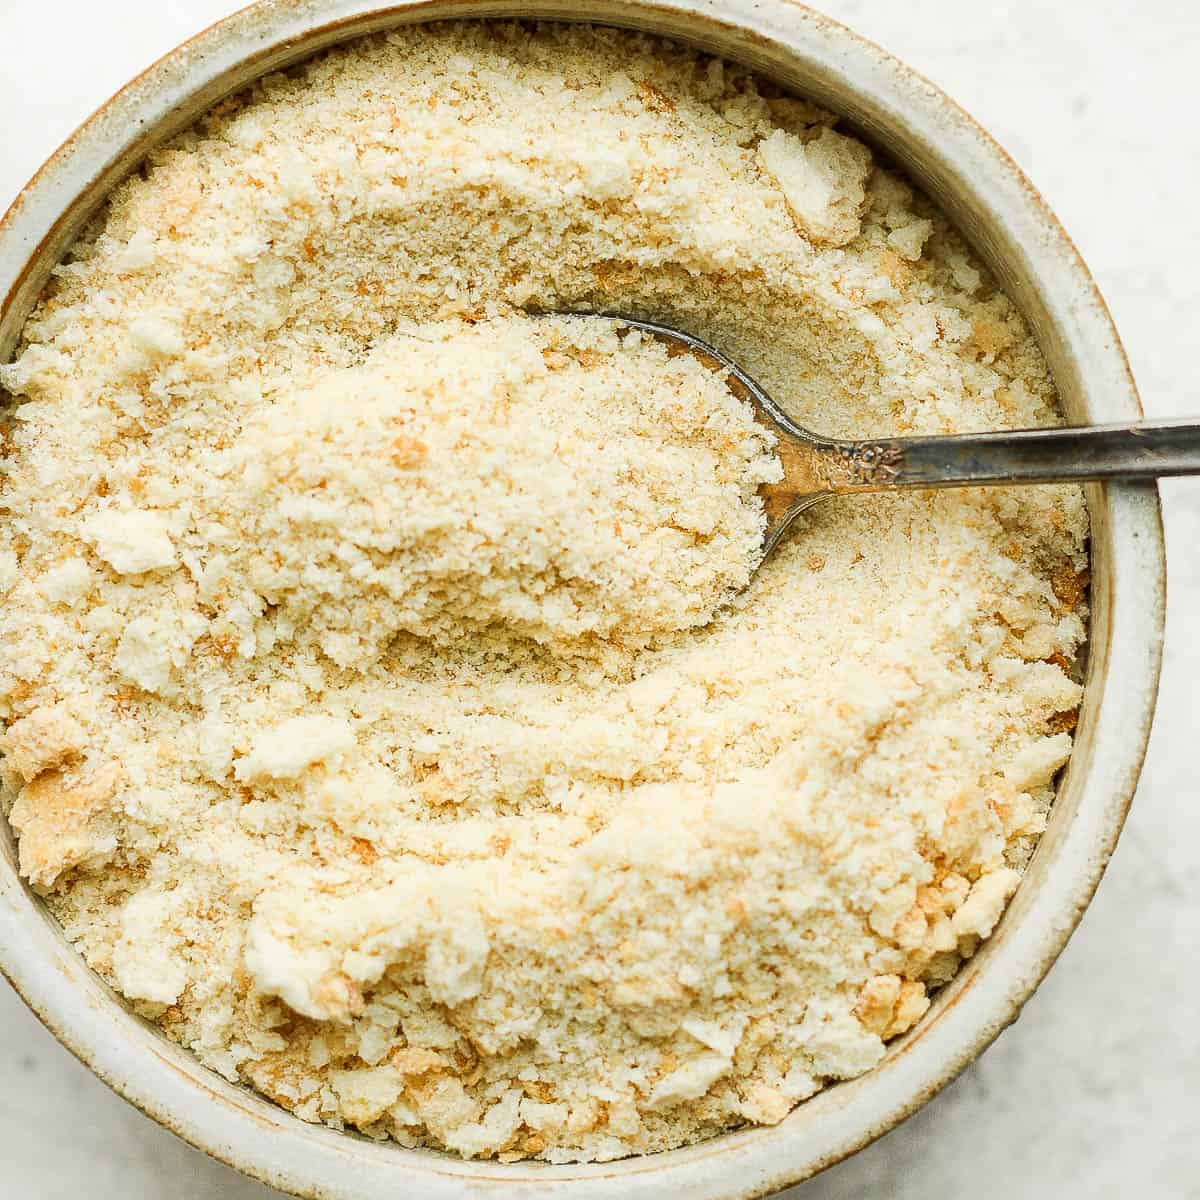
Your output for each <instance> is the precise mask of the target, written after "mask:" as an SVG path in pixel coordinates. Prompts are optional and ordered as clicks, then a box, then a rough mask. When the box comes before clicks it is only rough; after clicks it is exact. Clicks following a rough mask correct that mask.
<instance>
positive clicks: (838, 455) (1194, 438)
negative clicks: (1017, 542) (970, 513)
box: [825, 421, 1200, 493]
mask: <svg viewBox="0 0 1200 1200" xmlns="http://www.w3.org/2000/svg"><path fill="white" fill-rule="evenodd" d="M827 446H828V451H829V452H831V457H833V458H834V461H835V463H836V464H837V466H836V469H834V470H831V471H829V472H828V474H827V475H826V480H825V483H826V488H827V490H828V491H830V492H835V493H842V492H861V491H871V492H874V491H882V490H886V489H890V488H903V487H926V488H943V487H970V486H973V485H979V484H989V483H1000V484H1012V483H1067V482H1071V481H1074V480H1085V479H1157V478H1159V477H1161V476H1165V475H1200V424H1196V423H1192V422H1180V421H1146V422H1142V423H1139V424H1136V425H1090V426H1079V427H1070V428H1065V429H1018V430H1011V431H1003V432H990V433H967V434H956V435H950V436H946V435H942V436H937V437H914V438H881V439H877V440H874V441H857V442H832V443H827Z"/></svg>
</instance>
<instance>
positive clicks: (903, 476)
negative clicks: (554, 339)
mask: <svg viewBox="0 0 1200 1200" xmlns="http://www.w3.org/2000/svg"><path fill="white" fill-rule="evenodd" d="M562 315H564V316H573V317H598V318H601V319H607V320H612V321H615V322H617V323H618V324H620V325H622V326H627V327H629V328H631V329H640V330H643V331H644V332H646V333H649V334H651V335H652V336H654V337H655V338H658V339H659V340H660V341H663V342H665V343H667V345H668V347H670V348H671V349H672V350H674V351H675V352H677V353H681V354H692V355H694V356H695V357H697V358H699V359H700V360H701V362H703V363H704V364H705V365H706V366H708V367H710V368H712V369H713V370H723V371H727V372H728V385H729V388H730V390H731V391H732V392H733V393H734V395H736V396H737V397H738V398H739V399H741V400H745V401H747V402H748V403H749V404H751V405H753V406H754V409H755V413H756V415H757V416H758V418H759V420H760V421H761V422H762V423H763V424H764V425H767V426H768V427H769V428H770V429H771V431H772V432H773V433H775V434H776V435H777V437H778V439H779V441H778V444H777V445H776V447H775V453H776V454H777V455H778V456H779V460H780V462H781V463H782V464H783V479H782V480H781V481H780V482H779V483H771V484H764V485H763V486H762V488H761V489H760V495H761V496H762V498H763V504H764V508H765V511H766V517H767V529H766V534H765V535H764V539H763V556H764V557H765V556H766V555H768V554H770V553H771V551H772V549H774V547H775V546H776V545H777V544H778V542H779V539H780V538H781V537H782V536H783V534H784V532H785V531H786V529H787V528H788V526H789V525H790V524H791V523H792V522H793V521H794V520H795V519H796V518H797V517H798V516H799V515H800V514H801V513H802V512H805V511H806V510H807V509H810V508H812V506H813V505H814V504H818V503H819V502H820V501H822V500H827V499H828V498H829V497H831V496H844V495H849V494H851V493H853V492H886V491H890V490H892V489H893V488H951V487H979V486H987V485H989V484H1000V485H1004V486H1008V485H1010V484H1017V483H1073V482H1079V481H1082V480H1089V479H1091V480H1097V479H1126V480H1130V479H1157V478H1159V477H1161V476H1166V475H1200V425H1198V424H1195V423H1194V422H1181V421H1139V422H1137V423H1136V424H1131V425H1082V426H1068V427H1066V428H1061V429H1017V430H1002V431H997V432H994V433H963V434H951V435H939V436H934V437H909V438H872V439H870V440H866V441H842V440H839V439H836V438H825V437H820V436H819V435H817V434H815V433H811V432H809V430H807V429H804V428H803V427H802V426H800V425H797V424H796V422H795V421H793V420H792V419H791V417H789V416H788V415H787V413H785V412H784V411H783V410H782V409H781V408H780V407H779V405H778V404H776V403H775V401H774V400H772V399H771V397H770V396H769V395H768V394H767V392H766V391H765V390H764V389H763V388H762V387H761V386H760V385H759V384H758V383H756V382H755V381H754V380H753V379H752V378H751V377H750V376H749V375H748V374H746V372H745V371H743V370H742V369H741V367H739V366H738V365H737V363H735V362H733V361H731V360H730V359H728V358H726V357H725V355H724V354H722V353H721V352H720V351H719V350H716V349H714V348H713V347H712V346H710V345H709V344H708V343H707V342H702V341H701V340H700V339H699V338H697V337H693V336H692V335H691V334H688V333H682V332H680V331H679V330H678V329H671V328H670V327H669V326H666V325H658V324H655V323H654V322H653V321H642V320H638V319H635V318H633V317H626V316H617V315H613V314H608V313H596V314H591V313H581V312H571V313H563V314H562Z"/></svg>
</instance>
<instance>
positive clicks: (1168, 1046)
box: [0, 0, 1200, 1200]
mask: <svg viewBox="0 0 1200 1200" xmlns="http://www.w3.org/2000/svg"><path fill="white" fill-rule="evenodd" d="M764 2H767V3H770V2H774V0H764ZM236 7H238V5H237V3H236V2H235V0H154V2H153V3H150V2H148V0H101V2H97V0H41V2H40V3H32V2H31V0H0V130H2V131H3V132H2V141H0V147H2V152H0V207H2V206H3V205H4V204H6V203H7V201H8V199H9V198H10V197H11V195H12V194H14V193H15V192H16V190H17V189H18V187H19V186H20V185H21V183H23V182H24V180H25V179H26V178H28V176H29V175H30V174H31V173H32V172H33V171H34V169H35V168H36V167H37V166H38V165H39V163H40V162H41V161H42V159H43V158H45V156H46V155H47V154H48V153H49V152H50V151H51V150H52V149H53V148H54V146H55V145H57V144H58V142H59V141H60V140H61V139H62V138H63V137H64V136H65V135H66V134H67V133H68V132H69V131H70V130H71V129H72V128H73V127H74V126H75V125H76V124H77V123H78V122H79V120H80V119H81V118H82V117H83V116H85V115H86V114H87V113H88V112H90V111H91V110H92V109H93V108H94V107H95V106H96V105H97V104H98V103H100V102H101V101H102V100H103V99H104V98H105V97H107V96H108V95H109V94H110V93H111V92H112V91H113V90H115V89H116V88H117V87H118V86H119V85H120V84H122V83H123V82H124V81H125V80H126V79H127V78H129V77H130V76H132V75H133V74H134V73H135V72H137V71H138V70H140V69H141V68H142V67H143V66H144V65H146V64H147V63H149V62H150V61H151V60H152V59H154V58H155V57H157V56H158V55H159V54H161V53H163V52H164V51H166V50H168V49H169V48H170V47H171V46H173V45H174V44H176V43H177V42H178V41H180V40H181V39H182V38H183V37H185V36H187V35H189V34H191V33H193V32H195V31H197V30H199V29H201V28H203V27H204V26H205V25H207V24H208V23H209V22H210V21H212V20H214V19H216V18H218V17H220V16H222V15H224V14H225V13H227V12H230V11H232V10H233V9H234V8H236ZM817 7H820V8H823V9H825V10H826V11H828V12H830V13H831V14H832V15H834V16H836V17H838V18H840V19H841V20H843V21H845V22H846V23H847V24H850V25H852V26H854V27H855V28H857V29H858V30H859V31H860V32H862V33H864V34H866V35H867V36H868V37H871V38H872V39H874V40H875V41H877V42H879V43H880V44H882V45H883V46H885V47H886V48H888V49H890V50H892V51H893V52H894V53H896V54H898V55H899V56H900V57H902V58H904V59H906V60H907V61H908V62H909V63H911V64H912V65H913V66H915V67H916V68H918V69H919V70H921V71H922V72H924V73H925V74H926V75H927V76H928V77H929V78H931V79H933V80H934V81H935V82H937V83H938V84H940V85H941V86H942V87H944V88H945V89H946V90H947V91H948V92H949V93H950V94H951V95H952V96H954V97H955V98H956V99H958V100H959V101H960V102H961V103H962V104H964V105H965V107H966V108H968V109H969V110H970V111H971V112H973V113H974V114H975V115H976V116H977V117H979V118H980V119H981V120H982V121H983V123H984V124H985V125H986V126H988V127H989V128H990V129H991V130H992V132H993V133H995V134H996V135H997V137H998V138H999V139H1000V141H1001V142H1003V143H1004V144H1005V146H1006V147H1007V148H1008V149H1009V150H1010V151H1011V152H1012V153H1013V154H1014V155H1015V157H1016V158H1017V159H1018V160H1019V161H1020V163H1021V164H1022V166H1023V167H1024V168H1025V169H1026V170H1027V171H1028V173H1029V174H1030V175H1031V176H1032V178H1033V180H1034V182H1035V183H1036V184H1037V185H1038V186H1039V187H1040V188H1041V189H1042V191H1043V192H1044V194H1045V195H1046V197H1047V199H1048V200H1049V201H1050V203H1051V204H1052V205H1053V206H1054V207H1055V209H1056V210H1057V211H1058V213H1059V215H1060V216H1061V217H1062V219H1063V221H1064V223H1065V224H1066V226H1067V228H1068V229H1069V230H1070V231H1071V233H1072V235H1073V236H1074V237H1075V239H1076V241H1077V242H1078V244H1079V246H1080V249H1081V250H1082V252H1083V254H1084V257H1085V258H1086V259H1087V260H1088V262H1089V263H1090V265H1091V267H1092V269H1093V270H1094V272H1095V274H1096V277H1097V279H1098V280H1099V282H1100V286H1101V288H1102V289H1103V291H1104V293H1105V295H1106V297H1107V298H1108V301H1109V303H1110V304H1111V306H1112V309H1113V312H1114V315H1115V317H1116V320H1117V324H1118V327H1119V328H1120V330H1121V332H1122V334H1123V336H1124V338H1125V341H1126V344H1127V346H1128V348H1129V351H1130V356H1131V358H1132V360H1133V366H1134V370H1135V372H1136V373H1137V377H1138V380H1139V382H1140V384H1141V387H1142V391H1143V395H1144V398H1145V404H1146V409H1147V411H1148V413H1149V414H1151V415H1154V416H1167V415H1183V414H1186V413H1189V412H1191V413H1197V414H1200V371H1198V370H1197V369H1196V359H1197V355H1198V354H1200V220H1198V219H1197V216H1196V207H1197V192H1198V191H1200V131H1198V129H1197V125H1196V123H1195V115H1194V114H1195V113H1196V112H1197V111H1200V5H1198V4H1197V3H1195V0H1142V2H1140V3H1138V2H1136V0H1116V2H1115V3H1113V4H1107V5H1099V4H1096V3H1094V0H991V2H989V3H986V4H984V3H963V2H962V0H904V2H903V3H883V2H881V0H818V3H817ZM1163 492H1164V505H1165V514H1166V523H1167V535H1168V540H1169V552H1170V562H1171V585H1170V616H1169V628H1168V641H1167V654H1166V667H1165V672H1164V676H1163V685H1162V694H1161V700H1160V704H1159V712H1158V719H1157V721H1156V724H1155V729H1154V736H1153V740H1152V743H1151V750H1150V755H1149V759H1148V761H1147V764H1146V769H1145V773H1144V775H1143V777H1142V786H1141V789H1140V791H1139V793H1138V799H1137V802H1136V804H1135V806H1134V810H1133V815H1132V817H1131V819H1130V821H1129V824H1128V825H1127V827H1126V832H1125V834H1124V837H1123V838H1122V841H1121V846H1120V849H1119V851H1118V853H1117V855H1116V857H1115V859H1114V861H1113V863H1112V866H1111V867H1110V870H1109V873H1108V876H1107V878H1106V879H1105V881H1104V884H1103V886H1102V887H1101V889H1100V892H1099V895H1098V897H1097V899H1096V901H1095V903H1094V904H1093V906H1092V908H1091V909H1090V911H1089V912H1088V914H1087V917H1086V918H1085V920H1084V922H1083V925H1082V926H1081V928H1080V930H1079V931H1078V933H1077V934H1076V935H1075V938H1074V939H1073V940H1072V942H1071V945H1070V947H1069V948H1068V950H1067V951H1066V953H1065V954H1064V955H1063V957H1062V959H1061V960H1060V961H1059V963H1058V965H1057V966H1056V967H1055V969H1054V971H1053V972H1052V974H1051V975H1050V978H1049V979H1048V980H1047V982H1046V983H1045V985H1044V986H1043V987H1042V988H1041V990H1040V991H1039V992H1038V994H1037V995H1036V996H1035V997H1034V999H1033V1000H1032V1001H1031V1002H1030V1003H1029V1005H1028V1006H1027V1008H1026V1010H1025V1013H1024V1015H1023V1016H1022V1018H1021V1020H1020V1022H1019V1023H1018V1024H1017V1025H1015V1026H1013V1027H1012V1029H1010V1030H1009V1031H1008V1032H1007V1033H1006V1034H1005V1035H1004V1036H1003V1037H1002V1038H1001V1039H1000V1041H999V1042H998V1043H997V1044H996V1045H995V1046H994V1047H993V1048H992V1049H991V1050H990V1051H989V1052H988V1053H987V1055H986V1056H985V1057H984V1058H983V1059H982V1060H981V1061H980V1062H978V1063H977V1064H976V1065H975V1066H974V1067H972V1068H971V1069H970V1070H968V1071H967V1072H966V1073H965V1074H964V1075H963V1076H962V1078H961V1079H960V1080H959V1081H958V1082H957V1083H956V1084H954V1085H953V1086H951V1087H950V1088H948V1089H947V1090H946V1091H945V1092H943V1093H942V1095H941V1096H939V1097H938V1098H937V1099H936V1100H935V1101H934V1102H933V1103H932V1104H930V1105H929V1106H928V1107H926V1108H925V1109H924V1110H923V1111H922V1112H921V1113H920V1114H919V1115H918V1116H916V1117H915V1118H913V1119H912V1120H911V1121H909V1122H908V1123H907V1124H906V1125H904V1126H903V1127H902V1128H900V1129H899V1130H897V1131H896V1132H894V1133H892V1134H891V1135H890V1136H888V1137H886V1138H884V1139H883V1140H882V1141H880V1142H877V1143H876V1144H875V1145H874V1146H872V1147H870V1148H869V1149H867V1150H866V1151H864V1152H863V1153H861V1154H859V1155H857V1156H856V1157H855V1158H854V1159H852V1160H850V1161H849V1162H846V1163H843V1164H841V1165H840V1166H838V1167H835V1168H834V1169H832V1170H830V1171H828V1172H826V1173H825V1174H824V1175H823V1176H821V1177H820V1178H818V1179H816V1180H813V1181H811V1182H810V1183H808V1184H806V1185H804V1186H802V1187H800V1188H797V1189H795V1191H794V1192H792V1193H789V1195H790V1196H791V1197H792V1200H851V1198H854V1200H858V1198H865V1197H888V1198H895V1200H910V1198H911V1200H916V1198H917V1197H921V1198H926V1197H938V1196H949V1195H956V1194H969V1195H970V1196H971V1197H972V1200H1001V1198H1004V1200H1007V1198H1008V1197H1010V1196H1013V1195H1017V1196H1021V1197H1024V1198H1025V1200H1050V1198H1052V1197H1054V1198H1062V1200H1084V1198H1085V1197H1086V1198H1087V1200H1118V1198H1120V1200H1124V1198H1126V1197H1129V1196H1131V1195H1135V1194H1140V1195H1143V1196H1145V1197H1147V1198H1148V1200H1200V1021H1198V1020H1197V1017H1198V1015H1200V1014H1198V1012H1197V1004H1196V996H1197V993H1198V992H1200V961H1198V959H1197V949H1198V947H1200V803H1198V797H1197V792H1196V777H1197V775H1198V773H1200V754H1198V752H1197V742H1198V739H1197V732H1198V730H1197V715H1196V714H1197V711H1198V709H1200V685H1198V684H1197V678H1198V676H1200V635H1198V631H1197V628H1196V625H1195V623H1194V622H1195V618H1196V616H1197V615H1198V614H1200V481H1181V482H1171V483H1168V484H1166V485H1165V486H1164V488H1163ZM0 1164H2V1165H0V1196H2V1197H12V1198H14V1200H16V1198H17V1197H21V1198H23V1200H58V1198H59V1197H68V1196H69V1197H72V1198H74V1197H76V1196H78V1195H80V1194H84V1195H91V1196H99V1197H105V1198H107V1197H116V1196H127V1197H133V1198H142V1197H145V1198H157V1197H171V1198H172V1200H216V1198H218V1197H220V1198H222V1200H252V1198H258V1200H266V1198H268V1197H270V1196H273V1195H276V1193H274V1192H271V1191H270V1190H269V1189H267V1188H264V1187H261V1186H260V1185H258V1184H256V1183H251V1182H249V1181H247V1180H244V1179H242V1178H241V1177H239V1176H238V1175H236V1174H235V1173H234V1172H232V1171H230V1170H228V1169H227V1168H225V1167H223V1166H221V1165H219V1164H216V1163H213V1162H211V1161H209V1160H207V1159H206V1158H204V1157H203V1156H202V1155H200V1154H198V1153H197V1152H195V1151H193V1150H191V1149H190V1148H188V1147H187V1146H185V1145H183V1144H182V1143H181V1142H179V1141H177V1140H176V1139H175V1138H174V1137H172V1136H171V1135H170V1134H168V1133H166V1132H164V1131H163V1130H161V1129H159V1128H158V1127H157V1126H155V1125H153V1124H152V1123H151V1122H149V1121H148V1120H147V1119H146V1118H144V1117H142V1116H141V1115H140V1114H138V1113H137V1112H135V1111H134V1110H133V1109H132V1108H130V1107H129V1106H127V1105H126V1104H124V1102H122V1101H121V1100H118V1099H117V1098H116V1097H115V1096H113V1095H112V1094H110V1093H109V1092H108V1091H107V1090H106V1089H105V1088H104V1087H103V1086H102V1085H101V1084H100V1083H98V1082H97V1081H96V1080H95V1079H94V1078H93V1077H92V1076H91V1075H90V1074H89V1073H88V1072H87V1071H86V1070H85V1069H84V1068H83V1067H81V1066H80V1065H79V1064H78V1063H76V1062H75V1061H74V1060H73V1059H72V1058H71V1057H70V1055H68V1054H67V1052H66V1051H65V1050H63V1049H62V1048H61V1047H60V1046H59V1045H58V1044H57V1043H56V1042H55V1041H54V1040H53V1039H52V1038H51V1037H50V1036H49V1035H48V1034H47V1033H46V1032H45V1031H44V1030H43V1029H42V1028H41V1027H40V1026H39V1025H38V1024H37V1022H36V1021H35V1020H34V1019H33V1018H32V1017H31V1016H30V1015H29V1013H28V1012H27V1011H26V1010H25V1008H24V1007H23V1006H22V1005H21V1003H20V1002H19V1001H18V1000H17V998H16V997H15V996H14V995H13V994H12V993H11V992H10V991H8V990H7V988H5V986H4V985H3V984H0Z"/></svg>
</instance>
